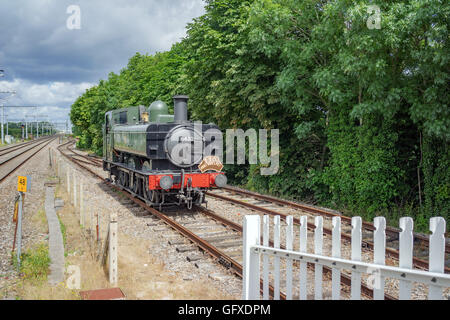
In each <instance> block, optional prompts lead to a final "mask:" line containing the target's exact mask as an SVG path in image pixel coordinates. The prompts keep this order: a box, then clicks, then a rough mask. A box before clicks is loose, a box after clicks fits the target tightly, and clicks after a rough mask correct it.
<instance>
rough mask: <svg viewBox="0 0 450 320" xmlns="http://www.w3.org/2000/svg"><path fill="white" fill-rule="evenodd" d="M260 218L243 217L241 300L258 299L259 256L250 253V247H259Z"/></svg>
mask: <svg viewBox="0 0 450 320" xmlns="http://www.w3.org/2000/svg"><path fill="white" fill-rule="evenodd" d="M259 221H260V217H259V215H251V216H245V217H244V227H243V230H244V246H243V264H244V270H243V281H242V285H243V290H242V293H243V299H244V300H255V299H259V297H260V296H259V288H260V285H259V254H256V253H253V252H252V251H251V248H252V246H254V245H259V241H260V240H259V237H260V225H259Z"/></svg>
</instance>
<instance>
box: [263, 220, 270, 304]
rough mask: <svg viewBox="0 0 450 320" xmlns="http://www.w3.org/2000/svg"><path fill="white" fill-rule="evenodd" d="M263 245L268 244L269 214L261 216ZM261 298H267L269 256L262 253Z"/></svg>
mask: <svg viewBox="0 0 450 320" xmlns="http://www.w3.org/2000/svg"><path fill="white" fill-rule="evenodd" d="M263 246H265V247H268V246H269V216H268V215H264V217H263ZM263 300H269V256H268V255H267V254H264V255H263Z"/></svg>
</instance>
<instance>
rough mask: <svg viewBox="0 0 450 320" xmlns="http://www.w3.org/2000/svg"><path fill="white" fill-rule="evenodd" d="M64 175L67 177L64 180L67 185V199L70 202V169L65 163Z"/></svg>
mask: <svg viewBox="0 0 450 320" xmlns="http://www.w3.org/2000/svg"><path fill="white" fill-rule="evenodd" d="M66 175H67V179H66V183H67V197H68V198H69V201H70V198H71V197H70V167H69V164H68V163H66Z"/></svg>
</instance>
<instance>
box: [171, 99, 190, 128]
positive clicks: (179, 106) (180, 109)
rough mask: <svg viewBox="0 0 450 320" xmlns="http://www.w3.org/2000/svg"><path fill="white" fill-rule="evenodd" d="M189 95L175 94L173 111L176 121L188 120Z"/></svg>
mask: <svg viewBox="0 0 450 320" xmlns="http://www.w3.org/2000/svg"><path fill="white" fill-rule="evenodd" d="M188 99H189V97H188V96H174V97H173V111H174V121H175V122H182V121H187V119H188V118H187V102H188Z"/></svg>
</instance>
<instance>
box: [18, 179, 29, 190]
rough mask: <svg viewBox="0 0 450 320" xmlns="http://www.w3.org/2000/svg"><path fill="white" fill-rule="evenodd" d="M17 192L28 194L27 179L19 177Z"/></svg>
mask: <svg viewBox="0 0 450 320" xmlns="http://www.w3.org/2000/svg"><path fill="white" fill-rule="evenodd" d="M17 191H19V192H27V177H24V176H18V177H17Z"/></svg>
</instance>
